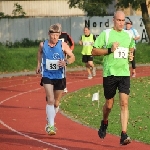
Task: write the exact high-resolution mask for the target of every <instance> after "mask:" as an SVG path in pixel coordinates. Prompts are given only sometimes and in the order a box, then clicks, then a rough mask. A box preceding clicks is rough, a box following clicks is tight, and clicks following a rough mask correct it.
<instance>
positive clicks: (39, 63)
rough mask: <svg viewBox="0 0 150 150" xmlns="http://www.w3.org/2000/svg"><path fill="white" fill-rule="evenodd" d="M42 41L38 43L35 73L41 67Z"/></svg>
mask: <svg viewBox="0 0 150 150" xmlns="http://www.w3.org/2000/svg"><path fill="white" fill-rule="evenodd" d="M42 49H43V42H41V43H40V45H39V49H38V53H37V69H36V73H40V68H41V60H42V52H43V50H42Z"/></svg>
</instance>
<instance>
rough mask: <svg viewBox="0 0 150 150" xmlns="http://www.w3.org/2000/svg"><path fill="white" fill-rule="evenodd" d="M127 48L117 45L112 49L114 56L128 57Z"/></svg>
mask: <svg viewBox="0 0 150 150" xmlns="http://www.w3.org/2000/svg"><path fill="white" fill-rule="evenodd" d="M128 52H129V48H124V47H118V48H117V49H116V50H115V51H114V58H128Z"/></svg>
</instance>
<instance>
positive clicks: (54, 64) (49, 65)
mask: <svg viewBox="0 0 150 150" xmlns="http://www.w3.org/2000/svg"><path fill="white" fill-rule="evenodd" d="M58 63H59V60H49V59H46V69H47V70H58V69H59V66H58Z"/></svg>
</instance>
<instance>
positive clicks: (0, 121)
mask: <svg viewBox="0 0 150 150" xmlns="http://www.w3.org/2000/svg"><path fill="white" fill-rule="evenodd" d="M40 89H42V88H37V89H34V90H30V91H27V92H22V93H19V94H16V95H14V96H11V97H9V98H7V99H5V100H3V101H1V102H0V105H1V104H3V103H4V102H6V101H8V100H10V99H12V98H15V97H17V96H20V95H23V94H27V93H30V92H34V91H38V90H40ZM0 123H1V124H2V125H3V126H5V127H6V128H8V129H9V130H11V131H13V132H15V133H17V134H19V135H22V136H24V137H26V138H29V139H31V140H34V141H38V142H40V143H43V144H46V145H49V146H52V147H55V148H58V149H62V150H68V149H66V148H63V147H60V146H57V145H54V144H51V143H47V142H44V141H42V140H39V139H36V138H34V137H31V136H29V135H26V134H24V133H21V132H19V131H17V130H15V129H13V128H11V127H10V126H8V125H7V124H5V123H4V122H3V121H2V120H0Z"/></svg>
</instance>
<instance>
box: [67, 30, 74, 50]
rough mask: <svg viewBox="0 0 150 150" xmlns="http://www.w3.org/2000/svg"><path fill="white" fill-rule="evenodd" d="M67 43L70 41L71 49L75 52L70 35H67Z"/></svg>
mask: <svg viewBox="0 0 150 150" xmlns="http://www.w3.org/2000/svg"><path fill="white" fill-rule="evenodd" d="M67 41H68V43H69V45H70V49H71V50H74V41H73V39H72V37H71V36H70V35H69V34H68V33H67Z"/></svg>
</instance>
